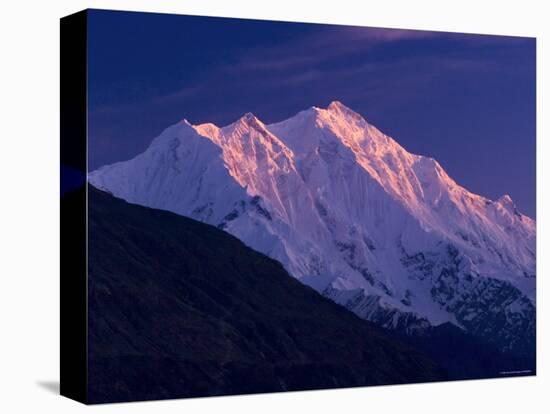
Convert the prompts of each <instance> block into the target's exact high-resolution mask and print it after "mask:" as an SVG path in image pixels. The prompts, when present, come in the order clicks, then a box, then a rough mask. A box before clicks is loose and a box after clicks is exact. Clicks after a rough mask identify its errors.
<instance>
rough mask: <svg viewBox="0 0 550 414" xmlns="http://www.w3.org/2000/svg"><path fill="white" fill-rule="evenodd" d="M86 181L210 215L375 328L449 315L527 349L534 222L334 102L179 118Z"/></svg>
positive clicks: (508, 345) (412, 327)
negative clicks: (273, 117) (215, 120)
mask: <svg viewBox="0 0 550 414" xmlns="http://www.w3.org/2000/svg"><path fill="white" fill-rule="evenodd" d="M88 180H89V182H90V183H91V184H93V185H94V186H96V187H98V188H100V189H103V190H106V191H109V192H110V193H112V194H113V195H115V196H116V197H120V198H122V199H125V200H127V201H128V202H132V203H136V204H141V205H145V206H148V207H153V208H160V209H165V210H169V211H172V212H175V213H177V214H180V215H184V216H189V217H191V218H194V219H196V220H200V221H202V222H205V223H208V224H211V225H215V226H218V227H219V228H221V229H224V230H225V231H227V232H229V233H231V234H233V235H234V236H236V237H238V238H239V239H241V240H242V241H243V242H244V243H246V244H247V245H248V246H250V247H252V248H254V249H255V250H258V251H260V252H262V253H264V254H266V255H267V256H270V257H272V258H274V259H276V260H278V261H280V262H281V263H282V264H283V266H284V267H285V268H286V270H287V271H288V272H289V273H290V274H291V275H292V276H294V277H295V278H297V279H298V280H300V281H301V282H303V283H304V284H307V285H309V286H311V287H313V288H314V289H315V290H317V291H318V292H319V293H321V294H323V295H324V296H326V297H328V298H330V299H332V300H334V301H335V302H337V303H339V304H341V305H343V306H345V307H346V308H348V309H349V310H351V311H353V312H354V313H356V314H357V315H359V316H360V317H362V318H364V319H367V320H370V321H372V322H374V323H376V324H378V325H380V326H382V327H384V328H388V329H396V330H401V331H403V332H407V333H410V334H413V333H418V332H422V330H423V329H425V328H427V327H430V326H437V325H440V324H443V323H452V324H454V325H455V326H457V327H459V328H461V329H463V330H465V331H466V332H468V333H470V334H472V335H475V336H477V337H479V338H481V339H483V340H485V341H487V342H488V343H492V344H494V345H496V346H497V347H498V348H499V349H500V350H502V351H506V352H511V353H515V354H518V355H533V353H534V343H535V296H536V277H535V274H536V223H535V221H534V220H533V219H531V218H530V217H528V216H526V215H524V214H522V213H521V212H519V211H518V209H517V208H516V206H515V205H514V203H513V200H512V199H511V197H510V196H509V195H504V196H502V197H501V198H499V199H498V200H490V199H488V198H486V197H483V196H480V195H477V194H473V193H472V192H470V191H468V190H467V189H465V188H464V187H462V186H460V185H459V184H458V183H456V182H455V181H454V180H453V179H452V178H451V177H450V176H449V175H448V174H447V173H446V172H445V170H444V169H443V168H442V166H441V165H440V164H439V163H438V162H437V161H436V160H434V159H433V158H430V157H425V156H421V155H415V154H411V153H409V152H408V151H407V150H405V149H404V148H403V147H402V146H401V145H399V144H398V142H397V141H395V140H394V139H392V138H391V137H389V136H387V135H385V134H384V133H382V132H381V131H380V130H378V129H377V128H376V127H375V126H373V125H371V124H370V123H368V122H367V121H366V120H365V118H364V117H362V116H361V115H359V114H358V113H356V112H354V111H353V110H351V109H350V108H348V107H346V106H345V105H344V104H342V103H341V102H338V101H334V102H332V103H331V104H330V105H329V106H328V107H327V108H318V107H311V108H308V109H306V110H304V111H302V112H299V113H298V114H296V115H295V116H293V117H291V118H289V119H287V120H284V121H282V122H278V123H274V124H269V125H266V124H264V123H263V122H262V121H261V120H260V119H258V118H257V117H256V116H254V115H253V114H251V113H247V114H245V115H243V116H242V117H241V118H240V119H239V120H237V121H236V122H234V123H232V124H230V125H227V126H225V127H218V126H216V125H214V124H211V123H207V124H200V125H193V124H191V123H190V122H188V121H187V120H183V121H181V122H178V123H177V124H175V125H172V126H170V127H168V128H167V129H166V130H164V131H163V132H162V133H161V134H160V135H159V136H158V137H156V138H155V139H154V140H153V141H152V143H151V144H150V146H149V147H148V148H147V150H146V151H145V152H143V153H141V154H140V155H138V156H136V157H135V158H133V159H131V160H128V161H122V162H118V163H115V164H112V165H107V166H103V167H101V168H99V169H97V170H95V171H93V172H90V173H89V175H88Z"/></svg>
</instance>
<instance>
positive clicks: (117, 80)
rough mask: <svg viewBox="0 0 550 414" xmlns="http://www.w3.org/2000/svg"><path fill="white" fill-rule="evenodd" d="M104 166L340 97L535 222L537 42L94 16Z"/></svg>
mask: <svg viewBox="0 0 550 414" xmlns="http://www.w3.org/2000/svg"><path fill="white" fill-rule="evenodd" d="M89 22H90V23H89V29H88V30H89V164H90V169H95V168H97V167H100V166H101V165H104V164H108V163H112V162H115V161H121V160H125V159H129V158H131V157H133V156H135V155H137V154H138V153H140V152H142V151H144V150H145V148H146V147H147V146H148V144H149V143H150V141H151V140H152V139H153V138H154V137H155V136H156V135H158V134H159V133H160V132H161V131H162V130H163V129H164V128H166V127H168V126H169V125H171V124H174V123H176V122H177V121H179V120H181V119H183V118H187V119H188V120H189V121H190V122H192V123H201V122H213V123H215V124H217V125H219V126H223V125H226V124H229V123H231V122H233V121H235V120H236V119H238V118H239V117H240V116H241V115H242V114H244V113H245V112H253V113H254V114H256V116H258V117H259V118H260V119H262V120H263V121H264V122H266V123H270V122H275V121H280V120H283V119H285V118H287V117H290V116H292V115H294V114H295V113H296V112H298V111H300V110H302V109H305V108H308V107H310V106H313V105H315V106H321V107H324V106H326V105H327V104H328V103H330V101H332V100H340V101H342V102H343V103H344V104H346V105H347V106H349V107H351V108H352V109H354V110H355V111H357V112H359V113H360V114H362V115H363V116H364V117H365V118H366V119H367V121H369V122H370V123H372V124H374V125H375V126H377V127H378V128H379V129H381V130H382V131H383V132H385V133H386V134H388V135H390V136H392V137H393V138H395V139H396V140H397V141H398V142H399V143H400V144H401V145H403V146H404V147H405V148H406V149H407V150H409V151H411V152H413V153H417V154H423V155H428V156H432V157H434V158H436V159H437V160H438V161H439V162H440V163H441V164H442V165H443V167H444V168H445V169H446V170H447V172H448V173H449V174H450V175H451V176H452V177H453V178H454V179H455V180H456V181H458V182H459V183H460V184H461V185H463V186H465V187H466V188H468V189H469V190H471V191H473V192H476V193H478V194H482V195H484V196H487V197H489V198H492V199H496V198H498V197H500V196H501V195H503V194H505V193H508V194H510V195H511V196H512V198H513V199H514V201H515V202H516V205H517V206H518V208H519V209H520V211H522V212H524V213H525V214H528V215H530V216H531V217H534V216H535V40H534V39H530V38H517V37H504V36H483V35H465V34H451V33H442V32H424V31H407V30H389V29H373V28H360V27H349V26H329V25H312V24H301V23H281V22H268V21H257V20H240V19H219V18H206V17H192V16H176V15H166V14H145V13H127V12H103V11H91V12H90V20H89Z"/></svg>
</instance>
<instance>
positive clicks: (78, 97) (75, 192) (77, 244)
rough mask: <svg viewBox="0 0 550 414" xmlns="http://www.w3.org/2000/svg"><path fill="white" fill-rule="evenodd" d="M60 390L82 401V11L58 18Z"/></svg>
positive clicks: (84, 276) (84, 82)
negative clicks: (59, 56) (59, 74)
mask: <svg viewBox="0 0 550 414" xmlns="http://www.w3.org/2000/svg"><path fill="white" fill-rule="evenodd" d="M60 35H61V39H60V49H61V50H60V55H61V61H60V71H61V79H60V83H61V90H60V99H61V108H60V131H61V154H60V155H61V166H60V168H61V183H60V184H61V188H60V190H61V218H60V222H61V230H60V240H61V246H60V247H61V258H60V268H61V276H60V289H61V292H60V297H61V303H60V308H61V309H60V319H61V320H60V323H61V337H60V344H61V350H60V351H61V355H60V361H61V364H60V365H61V366H60V392H61V395H64V396H66V397H69V398H72V399H74V400H77V401H80V402H83V403H85V402H86V401H87V267H86V262H87V260H86V248H87V243H86V237H87V231H86V226H87V219H86V214H87V208H86V203H87V195H86V168H87V166H86V164H87V162H86V159H87V151H86V148H87V137H86V124H87V122H86V118H87V114H86V110H87V87H86V85H87V79H86V77H87V76H86V73H87V70H86V69H87V68H86V65H87V47H86V46H87V12H86V11H81V12H79V13H76V14H73V15H70V16H67V17H64V18H62V19H61V21H60Z"/></svg>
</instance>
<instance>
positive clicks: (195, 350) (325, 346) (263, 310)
mask: <svg viewBox="0 0 550 414" xmlns="http://www.w3.org/2000/svg"><path fill="white" fill-rule="evenodd" d="M89 188H90V189H89V224H88V226H89V242H88V243H89V257H88V263H89V280H88V292H89V293H88V296H89V297H88V300H89V309H88V312H89V314H88V320H89V339H88V356H89V360H88V366H89V383H88V386H89V395H88V400H89V402H92V403H100V402H106V401H109V402H112V401H129V400H145V399H158V398H176V397H198V396H209V395H222V394H241V393H258V392H273V391H287V390H305V389H320V388H336V387H353V386H364V385H381V384H397V383H410V382H423V381H436V380H444V379H446V378H445V375H444V374H443V372H442V371H441V370H440V369H439V368H438V367H437V366H436V365H435V363H434V362H432V361H431V360H429V359H428V358H426V357H424V356H422V355H421V354H419V353H417V352H415V351H413V350H412V349H411V348H410V347H408V346H406V345H403V344H402V343H400V342H399V341H397V340H394V339H390V338H389V337H387V336H386V335H385V334H383V333H382V332H381V331H380V330H379V329H377V328H376V327H374V326H373V325H372V324H371V323H369V322H367V321H365V320H362V319H360V318H359V317H357V316H356V315H354V314H353V313H351V312H350V311H348V310H346V309H344V308H343V307H341V306H340V305H337V304H335V303H333V302H332V301H330V300H329V299H326V298H323V297H322V296H321V295H319V294H318V293H316V292H315V291H314V290H313V289H311V288H309V287H307V286H305V285H302V284H301V283H300V282H298V281H297V280H295V279H294V278H292V277H290V276H289V275H288V274H287V273H286V271H285V270H284V268H283V267H282V266H281V264H280V263H278V262H276V261H275V260H272V259H270V258H268V257H266V256H265V255H263V254H260V253H258V252H256V251H254V250H252V249H250V248H248V247H247V246H245V245H244V244H243V243H242V242H241V241H239V240H238V239H236V238H235V237H233V236H231V235H229V234H228V233H225V232H224V231H222V230H219V229H217V228H215V227H213V226H210V225H206V224H203V223H200V222H198V221H194V220H192V219H188V218H186V217H182V216H178V215H176V214H173V213H170V212H166V211H161V210H154V209H150V208H146V207H141V206H137V205H132V204H128V203H126V202H124V201H122V200H119V199H116V198H114V197H112V196H111V195H109V194H107V193H104V192H101V191H99V190H96V189H95V188H93V187H92V186H90V187H89ZM70 196H71V195H70V194H68V195H67V197H68V200H67V201H68V202H69V203H70Z"/></svg>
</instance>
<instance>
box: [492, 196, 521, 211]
mask: <svg viewBox="0 0 550 414" xmlns="http://www.w3.org/2000/svg"><path fill="white" fill-rule="evenodd" d="M497 202H498V203H499V204H500V205H501V206H502V207H504V208H505V209H506V210H508V211H510V212H515V211H517V209H516V205H515V204H514V200H512V197H510V195H509V194H504V195H503V196H502V197H500V198H499V199H498V200H497Z"/></svg>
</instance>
